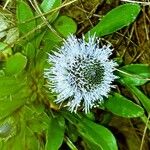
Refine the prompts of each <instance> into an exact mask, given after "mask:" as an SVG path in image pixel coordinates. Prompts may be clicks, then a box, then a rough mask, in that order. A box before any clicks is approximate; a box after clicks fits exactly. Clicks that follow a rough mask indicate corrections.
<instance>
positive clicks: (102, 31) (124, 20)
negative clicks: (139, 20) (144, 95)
mask: <svg viewBox="0 0 150 150" xmlns="http://www.w3.org/2000/svg"><path fill="white" fill-rule="evenodd" d="M139 12H140V6H139V5H138V4H124V5H121V6H118V7H117V8H114V9H112V10H111V11H110V12H108V13H107V14H106V15H105V16H104V17H103V18H102V20H100V22H99V23H98V24H97V25H96V26H95V27H94V28H92V29H91V30H90V31H88V33H87V34H89V33H90V34H91V35H93V34H96V35H97V36H100V37H101V36H104V35H108V34H111V33H113V32H116V31H117V30H120V29H122V28H123V27H125V26H128V25H129V24H131V23H132V22H133V21H134V20H135V19H136V17H137V15H138V14H139Z"/></svg>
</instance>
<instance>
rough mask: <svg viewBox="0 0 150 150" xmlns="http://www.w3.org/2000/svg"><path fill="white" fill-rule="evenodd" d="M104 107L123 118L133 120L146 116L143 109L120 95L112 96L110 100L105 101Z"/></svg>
mask: <svg viewBox="0 0 150 150" xmlns="http://www.w3.org/2000/svg"><path fill="white" fill-rule="evenodd" d="M104 106H105V107H106V109H108V110H109V111H111V112H112V113H113V114H115V115H118V116H121V117H126V118H133V117H139V116H142V115H143V114H144V110H143V108H142V107H140V106H139V105H137V104H135V103H133V102H132V101H130V100H128V99H127V98H125V97H123V96H122V95H120V94H118V93H114V94H113V95H112V96H109V98H108V100H107V101H105V103H104Z"/></svg>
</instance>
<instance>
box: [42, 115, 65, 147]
mask: <svg viewBox="0 0 150 150" xmlns="http://www.w3.org/2000/svg"><path fill="white" fill-rule="evenodd" d="M64 130H65V121H64V118H63V117H56V118H51V120H50V124H49V129H48V132H47V138H46V146H45V150H58V149H59V147H60V146H61V144H62V142H63V138H64Z"/></svg>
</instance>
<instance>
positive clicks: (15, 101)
mask: <svg viewBox="0 0 150 150" xmlns="http://www.w3.org/2000/svg"><path fill="white" fill-rule="evenodd" d="M27 96H28V93H27V91H26V90H25V89H24V90H22V89H20V90H19V91H18V93H17V94H14V95H11V94H10V95H9V96H7V97H4V98H3V99H1V100H0V106H1V107H0V119H3V118H5V117H7V116H8V115H11V114H12V113H13V112H14V111H15V110H17V109H18V108H20V107H21V106H22V105H24V104H25V103H26V101H27V100H28V99H27Z"/></svg>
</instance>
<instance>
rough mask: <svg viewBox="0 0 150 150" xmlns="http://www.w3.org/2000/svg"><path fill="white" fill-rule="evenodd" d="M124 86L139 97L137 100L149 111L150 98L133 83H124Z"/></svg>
mask: <svg viewBox="0 0 150 150" xmlns="http://www.w3.org/2000/svg"><path fill="white" fill-rule="evenodd" d="M126 86H127V87H128V88H129V90H130V91H131V92H132V93H133V94H134V95H135V96H136V97H137V98H138V99H139V101H140V102H141V103H142V105H143V106H144V108H145V109H146V111H147V112H148V113H150V99H149V98H148V97H147V96H146V95H145V94H144V93H143V92H142V91H140V90H139V89H138V88H137V87H135V86H133V85H126Z"/></svg>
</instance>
